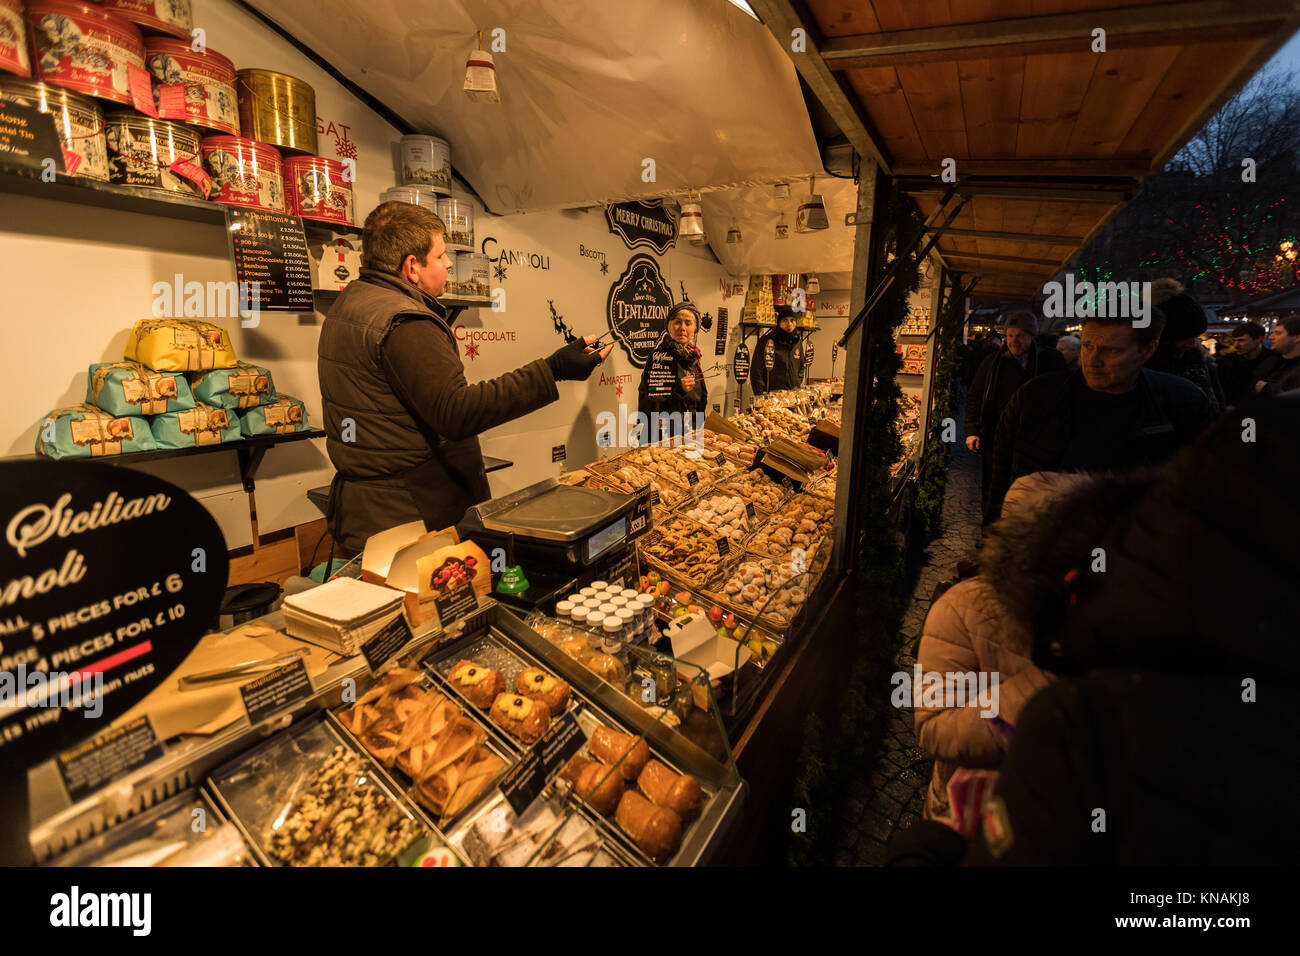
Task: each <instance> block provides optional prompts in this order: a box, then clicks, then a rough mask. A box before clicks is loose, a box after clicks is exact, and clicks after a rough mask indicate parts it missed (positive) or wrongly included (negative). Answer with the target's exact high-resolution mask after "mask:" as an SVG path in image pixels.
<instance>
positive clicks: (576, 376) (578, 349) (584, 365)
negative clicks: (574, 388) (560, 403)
mask: <svg viewBox="0 0 1300 956" xmlns="http://www.w3.org/2000/svg"><path fill="white" fill-rule="evenodd" d="M595 342H596V336H594V335H588V336H586V337H585V338H581V339H574V340H573V341H572V342H570V343H569V344H568V345H566V346H564V348H561V349H556V350H555V351H554V352H553V353H552V354H551V355H550V356H549V357H548V358H547V359H546V364H547V365H549V366H550V367H551V374H552V375H553V376H554V377H555V380H556V381H557V382H563V381H574V382H582V381H586V380H587V379H588V378H590V377H591V373H592V372H593V371H595V369H596V366H597V365H599V364H600V363H601V362H603V361H605V359H606V358H607V357H608V356H609V353H610V351H611V350H612V349H613V348H614V343H613V342H611V343H610V344H609V345H607V346H605V347H604V348H603V349H601V350H600V351H599V352H594V351H592V350H591V348H589V346H591V345H593V344H595Z"/></svg>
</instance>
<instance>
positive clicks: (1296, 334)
mask: <svg viewBox="0 0 1300 956" xmlns="http://www.w3.org/2000/svg"><path fill="white" fill-rule="evenodd" d="M1268 344H1269V348H1271V349H1272V350H1273V359H1272V361H1271V362H1269V363H1268V366H1267V367H1263V366H1261V367H1260V368H1258V369H1256V373H1255V374H1257V375H1259V376H1260V377H1259V379H1258V380H1257V381H1256V382H1255V390H1256V391H1258V392H1265V391H1266V392H1269V393H1270V394H1273V395H1276V394H1277V393H1278V392H1280V391H1282V381H1283V379H1285V378H1286V377H1287V375H1288V374H1289V373H1291V372H1293V371H1295V370H1296V369H1297V368H1300V315H1297V316H1289V317H1288V318H1285V319H1278V321H1277V324H1276V325H1274V326H1273V331H1271V332H1269V333H1268Z"/></svg>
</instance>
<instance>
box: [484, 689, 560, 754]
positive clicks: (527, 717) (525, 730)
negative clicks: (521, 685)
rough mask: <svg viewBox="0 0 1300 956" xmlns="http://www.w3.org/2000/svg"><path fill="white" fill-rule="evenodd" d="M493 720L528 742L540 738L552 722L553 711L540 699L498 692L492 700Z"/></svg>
mask: <svg viewBox="0 0 1300 956" xmlns="http://www.w3.org/2000/svg"><path fill="white" fill-rule="evenodd" d="M491 716H492V722H493V723H494V724H496V725H497V726H498V727H501V728H502V729H504V730H508V731H509V732H510V733H512V734H514V735H515V736H516V737H518V738H519V739H520V740H522V741H523V742H524V743H526V744H531V743H532V742H533V741H535V740H539V739H540V738H541V736H542V734H544V733H546V728H547V727H549V726H550V724H551V711H550V708H548V707H547V706H546V705H545V704H543V703H542V702H541V701H540V700H533V699H532V698H531V697H525V696H523V695H522V694H498V695H497V699H496V700H494V701H493V702H492V710H491Z"/></svg>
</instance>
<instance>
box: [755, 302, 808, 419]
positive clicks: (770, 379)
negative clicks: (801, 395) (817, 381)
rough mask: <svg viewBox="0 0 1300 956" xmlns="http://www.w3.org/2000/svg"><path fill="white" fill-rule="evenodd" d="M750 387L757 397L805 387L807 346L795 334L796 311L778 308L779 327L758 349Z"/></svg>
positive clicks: (779, 306) (756, 348) (762, 339)
mask: <svg viewBox="0 0 1300 956" xmlns="http://www.w3.org/2000/svg"><path fill="white" fill-rule="evenodd" d="M749 384H750V386H751V387H752V388H753V390H754V395H755V396H756V397H757V396H759V395H762V394H763V393H764V392H776V391H780V390H781V389H785V388H798V387H799V386H800V385H801V384H803V343H802V342H801V341H800V338H799V333H798V332H796V331H795V315H794V309H792V308H790V306H788V305H778V306H777V307H776V328H774V329H772V331H770V332H767V333H765V334H764V335H763V336H762V337H761V338H760V339H759V340H758V345H756V346H755V347H754V359H753V361H752V362H751V363H750V368H749Z"/></svg>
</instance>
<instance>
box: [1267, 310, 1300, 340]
mask: <svg viewBox="0 0 1300 956" xmlns="http://www.w3.org/2000/svg"><path fill="white" fill-rule="evenodd" d="M1279 325H1280V326H1282V328H1284V329H1286V334H1287V335H1300V315H1288V316H1287V317H1286V318H1285V319H1278V320H1277V322H1276V323H1275V324H1274V326H1273V327H1274V328H1277V326H1279Z"/></svg>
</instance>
